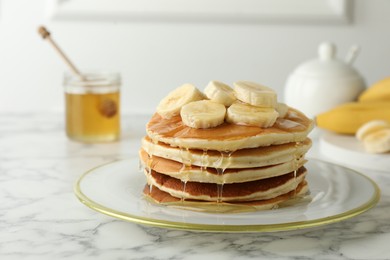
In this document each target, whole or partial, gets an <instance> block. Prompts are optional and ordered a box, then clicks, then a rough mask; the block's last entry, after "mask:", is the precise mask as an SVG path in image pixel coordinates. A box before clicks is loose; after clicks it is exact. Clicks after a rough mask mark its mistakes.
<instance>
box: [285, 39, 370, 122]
mask: <svg viewBox="0 0 390 260" xmlns="http://www.w3.org/2000/svg"><path fill="white" fill-rule="evenodd" d="M357 53H358V47H357V46H352V47H351V49H350V51H349V53H348V55H347V58H346V61H341V60H339V59H337V58H336V47H335V45H334V44H332V43H328V42H324V43H322V44H320V46H319V48H318V55H319V58H318V59H314V60H310V61H307V62H305V63H303V64H301V65H300V66H298V68H297V69H295V71H294V72H293V73H292V74H291V75H290V76H289V77H288V79H287V82H286V87H285V92H284V98H285V102H286V103H287V104H288V105H289V106H291V107H295V108H297V109H299V110H301V111H302V112H304V113H305V114H306V115H307V116H309V117H311V118H314V117H315V116H316V115H317V114H319V113H322V112H325V111H327V110H329V109H331V108H333V107H335V106H337V105H339V104H342V103H346V102H350V101H353V100H356V98H357V97H358V95H359V94H360V93H361V92H362V91H363V90H364V89H365V82H364V79H363V78H362V76H361V75H360V74H359V72H358V71H357V70H356V69H355V68H353V67H352V63H353V61H354V59H355V58H356V56H357Z"/></svg>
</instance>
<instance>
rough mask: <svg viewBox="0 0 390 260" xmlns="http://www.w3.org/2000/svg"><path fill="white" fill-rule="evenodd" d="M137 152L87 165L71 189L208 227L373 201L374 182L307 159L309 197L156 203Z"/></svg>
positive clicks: (275, 225)
mask: <svg viewBox="0 0 390 260" xmlns="http://www.w3.org/2000/svg"><path fill="white" fill-rule="evenodd" d="M138 164H139V160H138V158H131V159H127V160H121V161H115V162H112V163H109V164H105V165H102V166H99V167H96V168H94V169H91V170H89V171H88V172H86V173H85V174H83V175H82V176H81V177H80V179H79V180H78V181H77V182H76V184H75V187H74V190H75V194H76V196H77V197H78V198H79V200H80V201H81V202H82V203H84V204H85V205H86V206H88V207H90V208H92V209H94V210H96V211H98V212H101V213H104V214H106V215H109V216H112V217H115V218H118V219H122V220H126V221H131V222H135V223H138V224H144V225H151V226H158V227H163V228H176V229H185V230H198V231H213V232H271V231H282V230H294V229H302V228H309V227H314V226H320V225H325V224H330V223H334V222H337V221H341V220H344V219H348V218H351V217H354V216H356V215H358V214H361V213H363V212H365V211H367V210H368V209H370V208H372V207H373V206H375V204H376V203H377V202H378V200H379V197H380V191H379V188H378V186H377V185H376V184H375V183H374V182H373V181H372V180H371V179H369V178H368V177H366V176H364V175H362V174H360V173H358V172H356V171H353V170H351V169H348V168H344V167H342V166H338V165H335V164H330V163H326V162H322V161H318V160H314V159H309V162H308V163H307V164H306V168H307V169H308V175H307V177H306V179H307V181H308V183H309V188H310V192H311V195H310V196H311V198H312V200H311V201H302V202H300V203H297V204H295V205H291V206H286V207H281V208H278V209H273V210H266V211H256V212H245V213H234V214H233V213H232V214H216V213H205V212H194V211H189V210H183V209H177V208H172V207H166V206H160V205H155V204H152V203H150V202H148V201H147V200H145V199H144V198H143V195H142V190H143V187H144V185H145V182H146V180H145V176H144V175H143V173H142V172H141V171H140V170H139V169H138V168H139V166H138Z"/></svg>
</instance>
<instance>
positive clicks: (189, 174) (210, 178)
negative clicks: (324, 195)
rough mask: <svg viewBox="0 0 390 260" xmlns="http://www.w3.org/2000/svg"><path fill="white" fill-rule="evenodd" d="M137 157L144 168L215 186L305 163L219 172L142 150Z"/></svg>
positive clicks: (301, 160)
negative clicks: (215, 184) (149, 153)
mask: <svg viewBox="0 0 390 260" xmlns="http://www.w3.org/2000/svg"><path fill="white" fill-rule="evenodd" d="M139 156H140V159H141V163H142V165H143V166H144V167H145V168H150V169H152V170H154V171H156V172H159V173H162V174H165V175H168V176H171V177H173V178H176V179H180V180H181V181H190V182H207V183H217V184H226V183H237V182H247V181H254V180H261V179H266V178H270V177H275V176H280V175H283V174H286V173H289V172H291V171H294V170H296V169H298V168H300V167H301V166H303V165H304V163H305V162H306V160H305V159H304V158H303V157H300V158H298V159H297V160H292V161H288V162H284V163H280V164H276V165H270V166H264V167H256V168H241V169H239V168H227V169H225V170H221V169H215V168H205V167H199V166H195V165H190V166H186V165H184V164H183V163H180V162H177V161H173V160H169V159H165V158H162V157H157V156H152V157H150V156H149V155H148V154H147V153H146V152H145V151H144V150H143V149H141V150H140V152H139Z"/></svg>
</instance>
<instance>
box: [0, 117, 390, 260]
mask: <svg viewBox="0 0 390 260" xmlns="http://www.w3.org/2000/svg"><path fill="white" fill-rule="evenodd" d="M145 120H146V118H145V117H141V116H127V117H124V119H123V122H122V123H123V132H124V133H125V134H124V136H123V139H122V140H121V141H120V142H117V143H111V144H98V145H97V144H96V145H87V144H80V143H76V142H72V141H70V140H68V139H67V138H66V137H65V135H64V132H63V128H64V127H63V123H62V121H63V118H62V115H61V114H50V113H43V114H28V113H26V114H0V259H3V260H4V259H7V260H8V259H41V260H43V259H63V258H68V259H94V260H96V259H213V260H217V259H259V258H264V259H390V172H374V171H367V170H365V171H363V173H365V174H367V175H368V176H370V177H371V178H372V179H374V180H375V181H376V182H377V183H378V185H379V186H380V188H381V190H382V197H381V200H380V202H379V204H378V205H377V206H376V207H375V208H373V209H371V210H370V211H368V212H366V213H364V214H362V215H359V216H357V217H355V218H352V219H349V220H346V221H343V222H339V223H335V224H331V225H326V226H322V227H317V228H311V229H305V230H298V231H289V232H276V233H244V234H237V233H235V234H228V233H199V232H190V231H178V230H166V229H161V228H155V227H146V226H140V225H136V224H133V223H129V222H124V221H121V220H117V219H114V218H111V217H109V216H106V215H102V214H100V213H97V212H95V211H93V210H91V209H89V208H87V207H86V206H84V205H83V204H81V203H80V202H79V201H78V199H77V198H76V197H75V195H74V194H73V184H74V182H75V180H76V179H77V178H78V177H79V176H80V175H81V174H82V173H83V172H85V171H86V170H88V169H90V168H92V167H94V166H97V165H100V164H103V163H106V162H110V161H113V160H116V159H121V158H128V157H129V156H135V155H136V154H137V149H138V146H139V138H140V137H141V136H142V135H143V133H144V131H143V126H144V123H145ZM316 149H317V148H316V146H314V149H313V150H312V152H311V156H314V157H320V158H322V159H323V157H322V156H321V154H319V152H318V151H317V150H316Z"/></svg>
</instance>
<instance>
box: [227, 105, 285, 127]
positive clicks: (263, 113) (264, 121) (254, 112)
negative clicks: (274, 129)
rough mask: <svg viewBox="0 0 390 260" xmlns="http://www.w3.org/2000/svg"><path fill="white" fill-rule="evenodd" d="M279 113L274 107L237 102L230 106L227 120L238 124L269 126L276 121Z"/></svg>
mask: <svg viewBox="0 0 390 260" xmlns="http://www.w3.org/2000/svg"><path fill="white" fill-rule="evenodd" d="M278 115H279V114H278V112H276V111H275V109H274V108H270V107H257V106H251V105H248V104H245V103H240V102H237V103H234V104H233V105H231V106H230V107H229V108H228V110H227V114H226V121H227V122H229V123H233V124H237V125H248V126H258V127H263V128H267V127H270V126H272V125H273V124H274V123H275V121H276V119H277V118H278Z"/></svg>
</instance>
